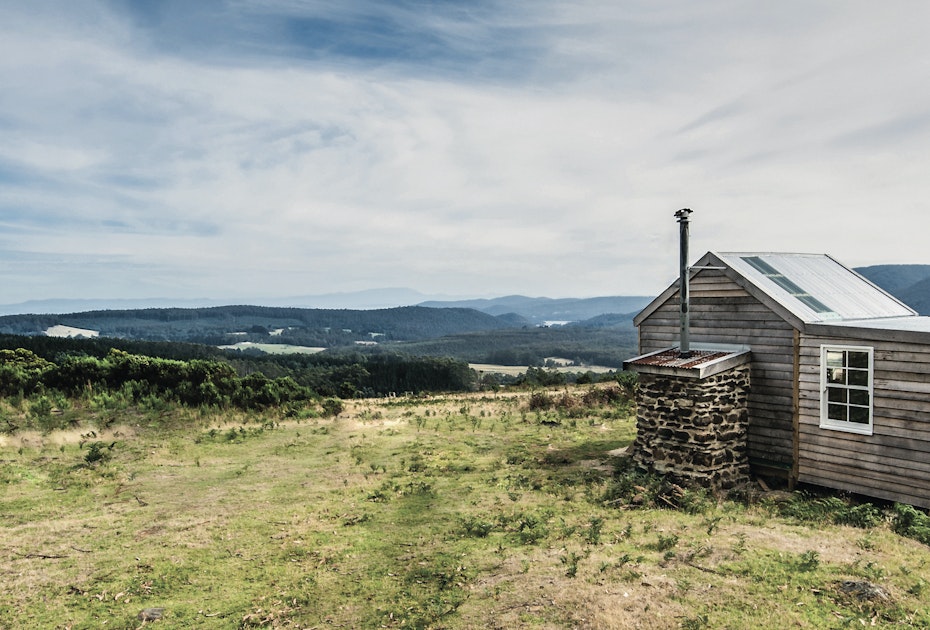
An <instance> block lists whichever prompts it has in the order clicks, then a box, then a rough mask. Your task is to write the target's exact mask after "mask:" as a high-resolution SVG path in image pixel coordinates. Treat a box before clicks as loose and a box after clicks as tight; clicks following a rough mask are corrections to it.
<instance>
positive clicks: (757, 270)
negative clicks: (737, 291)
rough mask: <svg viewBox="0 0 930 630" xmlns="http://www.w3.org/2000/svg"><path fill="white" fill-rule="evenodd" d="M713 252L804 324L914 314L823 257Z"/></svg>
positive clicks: (855, 275) (874, 287)
mask: <svg viewBox="0 0 930 630" xmlns="http://www.w3.org/2000/svg"><path fill="white" fill-rule="evenodd" d="M712 253H713V254H714V255H715V256H716V257H717V259H718V260H720V261H721V262H722V263H723V264H724V265H726V266H727V267H729V268H730V269H732V270H733V271H735V272H736V273H738V274H739V275H740V276H742V277H743V278H745V279H746V280H748V281H749V282H751V283H752V284H753V285H755V286H756V287H758V288H759V290H761V291H763V292H765V294H766V295H768V296H769V297H771V298H772V299H773V300H775V301H776V302H778V303H779V304H781V305H782V306H784V307H785V308H786V309H788V310H789V311H791V313H793V314H794V315H795V316H796V317H797V318H798V319H800V320H801V321H802V322H804V323H808V324H811V323H818V322H832V321H843V320H849V319H856V320H860V319H877V318H884V317H912V316H914V315H917V312H916V311H914V310H913V309H912V308H910V307H909V306H907V305H905V304H904V303H903V302H901V301H900V300H898V299H897V298H895V297H893V296H892V295H890V294H888V293H887V292H885V291H884V290H882V289H880V288H879V287H877V286H875V285H874V284H872V283H871V282H869V281H868V280H866V279H865V278H863V277H862V276H860V275H859V274H858V273H856V272H855V271H853V270H852V269H850V268H848V267H845V266H844V265H842V264H840V263H839V262H837V261H836V260H835V259H834V258H832V257H830V256H828V255H826V254H775V253H765V254H761V253H716V252H712Z"/></svg>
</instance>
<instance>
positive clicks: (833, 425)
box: [820, 344, 875, 435]
mask: <svg viewBox="0 0 930 630" xmlns="http://www.w3.org/2000/svg"><path fill="white" fill-rule="evenodd" d="M829 352H843V353H844V367H845V368H846V369H847V370H849V369H850V367H849V366H848V365H847V364H846V363H847V362H848V354H845V353H849V352H861V353H865V354H867V355H868V359H869V360H868V368H867V370H866V372H867V374H868V385H867V386H862V385H856V384H849V383H848V382H846V383H842V384H838V383H831V382H830V381H829V378H828V366H827V354H828V353H829ZM851 369H852V370H853V371H857V372H862V371H863V370H864V368H856V367H853V368H851ZM848 376H849V375H846V376H844V378H845V379H847V381H848ZM874 387H875V349H874V348H873V347H872V346H850V345H842V344H821V346H820V428H821V429H830V430H833V431H845V432H847V433H858V434H860V435H872V433H873V429H874V422H875V392H874ZM830 388H833V389H834V391H841V392H845V398H846V400H845V401H840V402H839V404H841V405H844V406H845V407H846V409H847V410H849V409H850V408H853V409H863V408H866V405H861V404H856V403H851V402H850V401H849V393H850V392H865V391H867V392H868V396H869V399H868V412H869V421H868V422H867V423H860V422H853V421H851V420H848V419H847V420H837V419H832V418H830V417H829V402H830V401H829V400H828V397H829V391H830ZM834 403H836V401H834ZM847 417H848V415H847Z"/></svg>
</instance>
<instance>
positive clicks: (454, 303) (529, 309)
mask: <svg viewBox="0 0 930 630" xmlns="http://www.w3.org/2000/svg"><path fill="white" fill-rule="evenodd" d="M651 300H652V298H651V297H646V296H613V297H595V298H561V299H553V298H546V297H535V298H534V297H525V296H522V295H509V296H506V297H499V298H481V299H460V298H452V297H449V296H430V295H426V294H423V293H419V292H418V291H414V290H412V289H402V288H401V289H398V288H394V289H373V290H370V291H356V292H349V293H329V294H325V295H307V296H298V297H289V298H274V299H260V300H255V301H250V302H248V304H250V305H258V306H268V307H280V308H302V309H350V310H377V309H388V308H396V307H401V306H424V307H429V308H469V309H474V310H476V311H480V312H482V313H486V314H488V315H493V316H495V317H496V316H499V315H509V314H515V315H518V316H520V317H521V318H523V319H525V320H526V321H527V322H529V323H532V324H543V323H546V322H577V321H582V320H586V319H591V318H592V317H597V316H599V315H605V314H626V313H635V312H638V311H639V310H640V309H642V308H643V307H644V306H645V305H646V304H648V303H649V302H650V301H651ZM237 304H243V302H238V301H228V300H227V301H221V300H208V299H201V300H169V299H164V298H155V299H146V300H92V299H88V300H36V301H31V302H22V303H20V304H9V305H5V306H0V315H26V314H37V315H47V314H75V313H86V312H89V311H113V310H118V311H128V310H141V309H164V308H187V309H202V308H209V307H217V306H227V305H237Z"/></svg>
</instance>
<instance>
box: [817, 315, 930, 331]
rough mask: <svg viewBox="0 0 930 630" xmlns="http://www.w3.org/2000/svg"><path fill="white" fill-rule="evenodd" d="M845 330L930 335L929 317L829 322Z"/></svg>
mask: <svg viewBox="0 0 930 630" xmlns="http://www.w3.org/2000/svg"><path fill="white" fill-rule="evenodd" d="M830 323H831V324H834V323H835V324H836V325H837V326H845V327H847V328H869V329H872V330H900V331H904V332H917V333H930V317H888V318H883V319H866V320H859V319H849V320H845V321H841V322H830Z"/></svg>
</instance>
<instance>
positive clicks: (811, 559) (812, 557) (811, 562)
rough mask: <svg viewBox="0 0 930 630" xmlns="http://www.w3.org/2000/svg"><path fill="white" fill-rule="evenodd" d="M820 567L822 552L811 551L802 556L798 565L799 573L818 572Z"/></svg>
mask: <svg viewBox="0 0 930 630" xmlns="http://www.w3.org/2000/svg"><path fill="white" fill-rule="evenodd" d="M819 566H820V552H818V551H814V550H813V549H809V550H808V551H805V552H804V553H802V554H801V556H800V558H799V559H798V562H797V564H796V567H797V570H798V571H816V570H817V567H819Z"/></svg>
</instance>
